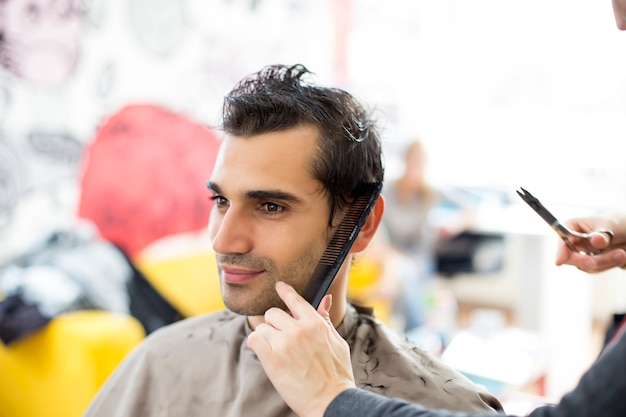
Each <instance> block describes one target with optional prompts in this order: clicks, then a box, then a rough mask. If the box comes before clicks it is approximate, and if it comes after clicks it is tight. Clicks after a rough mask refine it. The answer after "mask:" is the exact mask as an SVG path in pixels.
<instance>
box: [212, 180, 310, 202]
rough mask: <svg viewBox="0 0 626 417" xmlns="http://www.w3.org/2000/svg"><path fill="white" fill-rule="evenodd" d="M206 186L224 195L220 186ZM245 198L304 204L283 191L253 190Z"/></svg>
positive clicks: (294, 196) (213, 184) (214, 184)
mask: <svg viewBox="0 0 626 417" xmlns="http://www.w3.org/2000/svg"><path fill="white" fill-rule="evenodd" d="M206 186H207V188H208V189H209V190H211V191H213V192H214V193H216V194H223V193H222V190H221V188H220V186H219V185H217V184H216V183H214V182H213V181H209V182H207V184H206ZM245 196H246V198H248V199H250V200H281V201H288V202H291V203H300V202H302V199H300V198H299V197H297V196H296V195H294V194H292V193H288V192H285V191H281V190H253V191H248V192H246V193H245Z"/></svg>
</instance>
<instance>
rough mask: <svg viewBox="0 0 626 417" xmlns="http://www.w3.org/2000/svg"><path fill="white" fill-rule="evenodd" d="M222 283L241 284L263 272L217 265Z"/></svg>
mask: <svg viewBox="0 0 626 417" xmlns="http://www.w3.org/2000/svg"><path fill="white" fill-rule="evenodd" d="M219 268H220V270H221V271H222V278H223V279H224V282H228V283H231V284H241V283H244V282H248V281H251V280H253V279H255V278H257V277H258V276H259V275H260V274H262V273H263V271H255V270H251V269H245V268H241V267H237V266H228V265H219Z"/></svg>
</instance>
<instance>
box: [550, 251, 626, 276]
mask: <svg viewBox="0 0 626 417" xmlns="http://www.w3.org/2000/svg"><path fill="white" fill-rule="evenodd" d="M563 263H565V264H568V265H573V266H575V267H577V268H578V269H580V270H582V271H585V272H588V273H598V272H603V271H606V270H609V269H611V268H615V267H618V268H620V267H624V265H626V251H624V250H623V249H614V250H612V251H608V252H604V253H601V254H598V255H581V254H578V253H573V252H570V256H569V258H568V259H567V260H566V261H565V262H563ZM557 265H558V264H557Z"/></svg>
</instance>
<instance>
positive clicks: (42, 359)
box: [0, 310, 145, 417]
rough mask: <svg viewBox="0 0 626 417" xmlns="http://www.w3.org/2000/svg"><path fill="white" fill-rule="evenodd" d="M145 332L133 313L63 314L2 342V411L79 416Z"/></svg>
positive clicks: (33, 416) (13, 415) (9, 415)
mask: <svg viewBox="0 0 626 417" xmlns="http://www.w3.org/2000/svg"><path fill="white" fill-rule="evenodd" d="M144 337H145V333H144V330H143V327H142V326H141V324H140V323H139V321H137V320H136V319H134V318H133V317H131V316H127V315H123V314H114V313H111V312H106V311H95V310H91V311H75V312H71V313H65V314H62V315H60V316H58V317H56V318H54V319H53V320H52V321H50V323H49V324H48V325H47V326H45V327H44V328H42V329H41V330H39V331H37V332H36V333H34V334H32V335H30V336H27V337H25V338H23V339H21V340H18V341H16V342H14V343H12V344H10V345H9V346H4V345H3V344H1V343H0V417H79V416H81V415H82V414H83V413H84V411H85V410H86V408H87V406H88V405H89V402H90V401H91V400H92V398H93V396H94V395H95V393H96V392H97V390H98V389H99V388H100V386H101V385H102V383H103V382H104V381H105V380H106V378H107V377H108V376H109V374H110V373H111V372H112V371H113V370H114V369H115V367H116V366H117V365H118V364H119V363H120V362H121V360H122V359H123V358H124V357H125V356H126V355H127V354H128V353H129V352H130V351H131V350H132V349H133V348H134V347H135V346H136V345H137V344H139V342H141V340H143V338H144Z"/></svg>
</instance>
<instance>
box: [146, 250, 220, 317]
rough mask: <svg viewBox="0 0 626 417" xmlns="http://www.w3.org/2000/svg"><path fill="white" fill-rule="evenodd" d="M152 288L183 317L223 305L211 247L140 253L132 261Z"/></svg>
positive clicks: (218, 308)
mask: <svg viewBox="0 0 626 417" xmlns="http://www.w3.org/2000/svg"><path fill="white" fill-rule="evenodd" d="M134 263H135V266H136V267H137V269H139V270H140V271H141V272H142V273H143V274H144V275H145V276H146V278H147V279H148V280H149V281H150V283H151V284H152V285H153V286H154V288H155V289H156V290H157V291H159V293H160V294H161V295H162V296H163V297H165V299H166V300H167V301H169V302H170V303H171V304H172V305H173V306H174V307H175V308H176V309H177V310H178V311H179V312H180V313H181V314H182V315H183V316H185V317H191V316H197V315H200V314H204V313H210V312H213V311H216V310H221V309H224V308H226V307H225V306H224V302H223V301H222V293H221V291H220V281H219V276H218V273H217V264H216V260H215V253H214V252H213V251H212V250H211V249H210V248H202V249H194V250H189V251H183V252H181V253H176V251H172V252H169V253H167V254H164V255H163V254H162V255H156V254H155V253H154V252H151V251H149V250H148V251H143V252H141V253H140V254H139V255H138V256H137V257H136V258H135V260H134Z"/></svg>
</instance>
